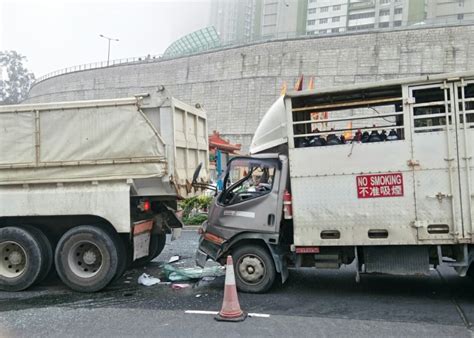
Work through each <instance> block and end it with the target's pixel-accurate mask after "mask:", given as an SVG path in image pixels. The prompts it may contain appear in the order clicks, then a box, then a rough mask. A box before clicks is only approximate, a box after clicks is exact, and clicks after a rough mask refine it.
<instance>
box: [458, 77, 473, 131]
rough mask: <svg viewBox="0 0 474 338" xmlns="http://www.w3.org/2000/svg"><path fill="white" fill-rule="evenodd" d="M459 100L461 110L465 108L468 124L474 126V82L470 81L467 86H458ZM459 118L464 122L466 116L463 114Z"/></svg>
mask: <svg viewBox="0 0 474 338" xmlns="http://www.w3.org/2000/svg"><path fill="white" fill-rule="evenodd" d="M463 91H464V99H463ZM458 101H459V111H460V112H462V111H463V108H464V111H465V114H466V121H467V124H469V126H470V127H471V128H474V83H468V84H467V85H466V86H465V87H458ZM463 106H464V107H463ZM459 118H460V123H464V116H463V115H461V116H460V117H459Z"/></svg>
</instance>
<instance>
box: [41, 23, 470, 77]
mask: <svg viewBox="0 0 474 338" xmlns="http://www.w3.org/2000/svg"><path fill="white" fill-rule="evenodd" d="M459 25H474V21H470V20H442V21H441V20H436V21H432V22H428V21H424V22H417V23H414V24H409V25H406V26H400V27H389V28H370V29H361V30H347V31H343V32H336V33H327V34H315V33H314V32H304V33H298V32H287V33H284V32H279V33H274V34H271V35H267V36H260V37H258V38H253V39H245V40H235V41H231V42H228V43H225V44H221V45H220V46H217V47H216V46H215V45H214V44H211V45H209V46H203V47H202V48H200V50H199V51H194V52H189V53H188V54H183V55H179V56H168V57H165V56H163V55H162V54H158V55H150V54H149V55H146V56H139V57H130V58H124V59H116V60H110V61H109V62H107V61H99V62H92V63H87V64H82V65H77V66H72V67H67V68H63V69H60V70H56V71H54V72H51V73H48V74H45V75H43V76H41V77H39V78H37V79H35V82H34V83H33V85H32V86H34V85H36V84H38V83H39V82H41V81H44V80H46V79H49V78H52V77H55V76H59V75H64V74H68V73H73V72H79V71H84V70H91V69H100V68H107V67H116V66H123V65H129V64H140V63H147V62H160V61H165V60H171V59H177V58H181V57H185V56H191V55H196V54H202V53H208V52H213V51H217V50H222V49H228V48H236V47H243V46H245V45H253V44H260V43H266V42H273V41H278V40H289V39H298V38H317V37H334V36H340V35H352V34H358V33H371V32H374V33H375V32H387V31H400V30H415V29H426V28H436V27H442V26H445V27H449V26H459Z"/></svg>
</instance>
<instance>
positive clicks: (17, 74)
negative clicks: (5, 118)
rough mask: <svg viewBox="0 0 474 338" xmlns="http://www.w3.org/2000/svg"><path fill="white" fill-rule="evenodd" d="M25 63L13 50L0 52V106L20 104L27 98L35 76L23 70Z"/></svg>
mask: <svg viewBox="0 0 474 338" xmlns="http://www.w3.org/2000/svg"><path fill="white" fill-rule="evenodd" d="M25 61H26V57H24V56H22V55H21V54H18V53H17V52H15V51H13V50H11V51H4V52H0V72H1V74H0V75H1V76H0V104H15V103H20V102H21V101H23V100H24V99H25V98H26V97H27V95H28V91H29V90H30V87H31V84H32V83H33V81H34V79H35V76H34V75H33V73H30V72H28V69H26V68H25V66H24V65H23V62H25Z"/></svg>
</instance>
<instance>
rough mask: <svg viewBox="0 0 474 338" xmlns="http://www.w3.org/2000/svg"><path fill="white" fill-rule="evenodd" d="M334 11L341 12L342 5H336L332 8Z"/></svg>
mask: <svg viewBox="0 0 474 338" xmlns="http://www.w3.org/2000/svg"><path fill="white" fill-rule="evenodd" d="M332 10H333V11H340V10H341V5H334V6H332Z"/></svg>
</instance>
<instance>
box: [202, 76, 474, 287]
mask: <svg viewBox="0 0 474 338" xmlns="http://www.w3.org/2000/svg"><path fill="white" fill-rule="evenodd" d="M473 148H474V73H469V72H465V73H454V74H440V75H430V76H422V77H416V78H408V79H396V80H389V81H381V82H377V83H364V84H356V85H350V86H341V87H337V88H329V89H319V90H317V91H314V90H306V91H296V92H290V93H287V94H286V95H285V96H282V97H280V98H279V99H278V100H277V101H276V102H275V103H274V104H273V106H272V107H271V108H270V109H269V110H268V112H267V113H266V115H264V117H263V119H262V120H261V122H260V124H259V125H258V127H257V129H256V132H255V134H254V137H253V140H252V143H251V147H250V151H251V154H252V155H251V156H239V157H235V158H233V159H232V160H230V161H229V163H228V165H227V169H226V172H225V174H224V177H223V180H224V182H223V186H224V187H223V190H222V192H220V193H219V194H217V196H216V198H215V199H214V201H213V203H212V206H211V208H210V211H209V218H208V221H207V222H205V223H204V224H203V225H202V227H201V229H200V232H201V236H200V243H199V249H198V251H197V257H196V259H197V263H198V264H199V265H201V266H202V265H204V264H205V262H206V260H208V259H212V260H215V261H217V262H220V263H222V264H223V263H224V260H225V257H226V256H227V255H232V256H233V261H234V264H235V271H236V284H237V287H238V288H239V289H240V290H241V291H244V292H255V293H257V292H265V291H267V290H269V289H270V287H271V286H272V284H273V283H274V281H275V280H276V279H280V280H281V281H282V282H285V280H286V279H287V277H288V268H289V267H292V268H299V267H315V268H316V269H337V268H340V267H341V266H343V265H350V264H352V265H353V266H354V267H355V269H354V271H355V280H356V281H358V280H359V279H360V275H361V274H372V273H373V274H394V275H428V274H430V270H432V269H435V268H436V267H438V266H440V265H446V266H449V267H452V268H454V269H455V271H457V273H458V274H459V276H466V275H469V276H472V275H473V274H474V273H473V269H474V268H473V266H472V262H473V259H474V246H473V241H474V238H473V200H472V199H473V192H474V186H473V178H474V177H473V174H474V173H473V163H472V156H473ZM196 174H197V172H196Z"/></svg>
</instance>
